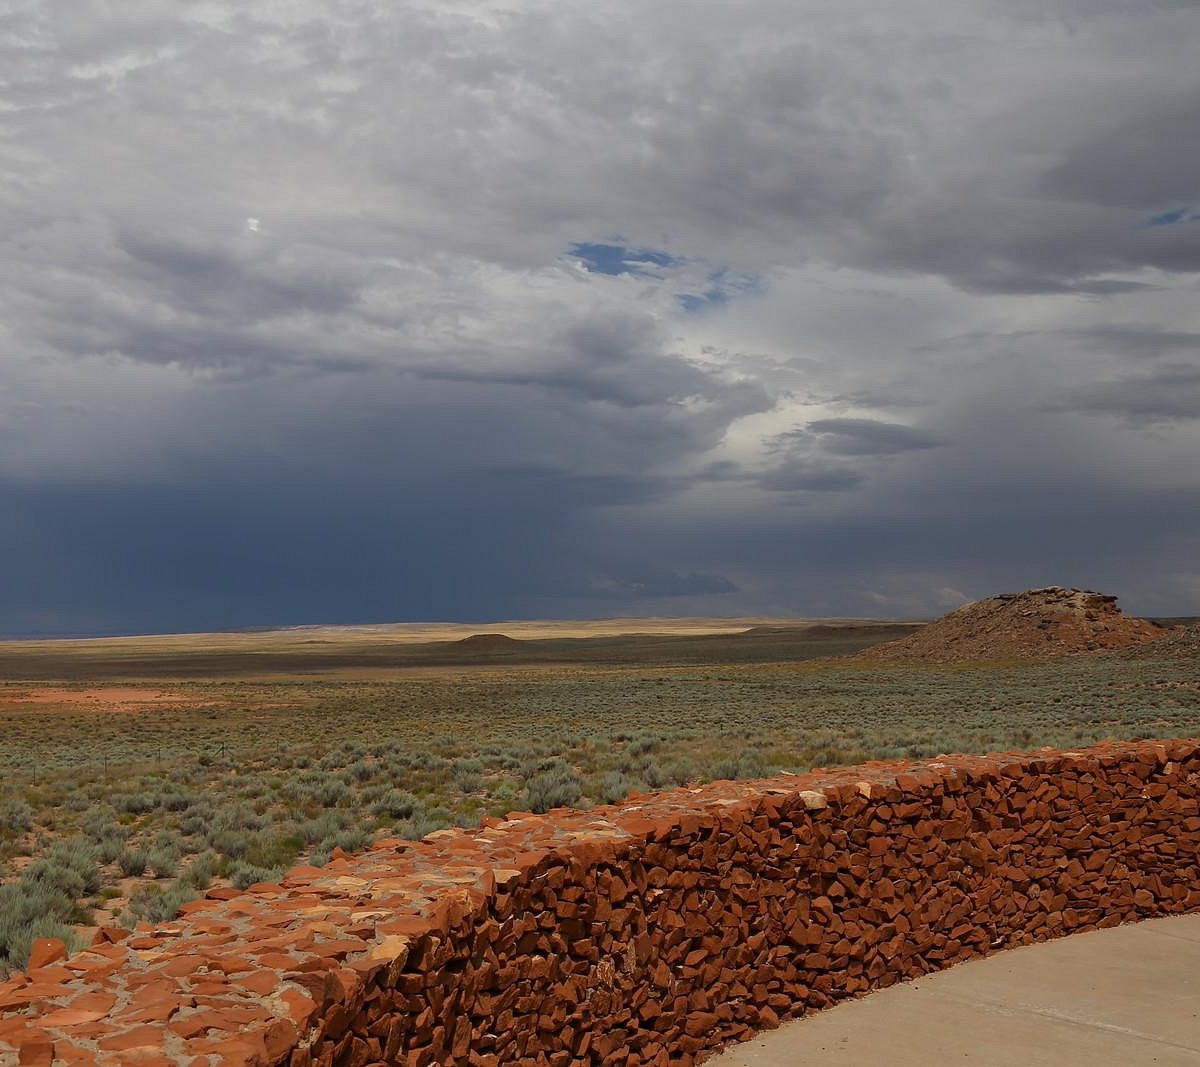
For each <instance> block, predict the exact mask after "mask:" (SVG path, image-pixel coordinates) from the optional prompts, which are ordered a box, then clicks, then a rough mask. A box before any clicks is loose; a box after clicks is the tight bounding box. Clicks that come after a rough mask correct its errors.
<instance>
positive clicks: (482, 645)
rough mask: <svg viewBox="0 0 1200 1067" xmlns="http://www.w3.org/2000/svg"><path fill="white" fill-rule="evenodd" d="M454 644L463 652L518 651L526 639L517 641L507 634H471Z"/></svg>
mask: <svg viewBox="0 0 1200 1067" xmlns="http://www.w3.org/2000/svg"><path fill="white" fill-rule="evenodd" d="M454 644H455V645H456V646H457V647H458V648H461V649H462V650H463V651H464V652H519V651H520V650H521V649H523V648H525V647H526V646H527V645H528V644H529V642H528V641H518V640H517V639H516V638H515V637H509V636H508V634H471V636H470V637H464V638H463V639H462V640H461V641H455V642H454Z"/></svg>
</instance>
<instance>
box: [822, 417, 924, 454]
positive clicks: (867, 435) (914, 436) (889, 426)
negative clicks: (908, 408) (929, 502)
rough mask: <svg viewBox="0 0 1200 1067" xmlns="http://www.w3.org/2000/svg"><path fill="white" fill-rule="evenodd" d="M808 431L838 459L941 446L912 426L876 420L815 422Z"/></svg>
mask: <svg viewBox="0 0 1200 1067" xmlns="http://www.w3.org/2000/svg"><path fill="white" fill-rule="evenodd" d="M807 429H808V431H809V432H810V433H814V434H817V435H818V436H819V437H820V439H821V440H820V447H821V448H822V449H823V450H824V451H826V452H831V453H833V454H834V455H840V456H890V455H895V454H896V453H898V452H914V451H919V450H921V449H926V448H938V447H939V446H940V445H941V444H942V443H943V442H942V441H940V440H938V438H936V437H934V436H932V435H930V434H927V433H924V432H923V431H921V430H918V429H916V428H915V427H912V426H904V425H902V424H901V423H896V422H880V421H879V420H877V419H847V418H838V419H816V420H814V421H813V422H810V423H809V424H808V427H807Z"/></svg>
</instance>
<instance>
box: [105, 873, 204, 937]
mask: <svg viewBox="0 0 1200 1067" xmlns="http://www.w3.org/2000/svg"><path fill="white" fill-rule="evenodd" d="M196 897H197V893H196V890H195V889H193V888H192V886H190V885H188V884H187V883H186V882H184V881H183V880H182V879H180V880H179V881H177V882H174V883H173V884H172V885H171V886H170V887H169V888H167V889H160V888H159V887H158V886H156V885H148V886H144V887H143V888H142V889H139V890H138V891H137V892H136V893H134V894H133V896H132V897H130V899H129V909H128V911H126V912H125V913H124V914H123V915H122V918H123V919H125V920H126V921H127V923H128V925H130V926H133V925H135V924H136V923H138V922H149V923H161V922H168V921H170V920H171V919H173V918H175V916H176V915H178V914H179V909H180V908H181V907H183V905H184V904H186V903H188V901H191V900H195V899H196Z"/></svg>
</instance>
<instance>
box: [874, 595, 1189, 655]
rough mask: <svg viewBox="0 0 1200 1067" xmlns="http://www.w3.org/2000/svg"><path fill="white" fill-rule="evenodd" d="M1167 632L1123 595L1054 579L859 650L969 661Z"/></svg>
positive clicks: (1090, 648)
mask: <svg viewBox="0 0 1200 1067" xmlns="http://www.w3.org/2000/svg"><path fill="white" fill-rule="evenodd" d="M1164 633H1166V631H1165V630H1163V629H1162V628H1161V627H1160V626H1158V625H1156V624H1155V623H1152V622H1149V621H1147V620H1146V619H1135V618H1131V617H1129V616H1128V615H1125V614H1124V613H1123V612H1122V611H1121V609H1120V608H1118V607H1117V598H1116V597H1115V596H1107V595H1105V594H1104V593H1096V592H1092V591H1091V590H1090V589H1064V588H1063V587H1062V586H1058V585H1051V586H1047V587H1046V588H1044V589H1030V590H1027V591H1026V592H1024V593H1001V594H999V595H998V596H993V597H988V598H987V599H986V600H977V601H975V602H974V603H972V604H965V605H963V606H962V607H961V608H959V609H958V610H956V611H952V612H951V613H950V614H949V615H945V616H943V617H942V618H940V619H938V620H936V621H935V622H931V623H929V625H927V626H923V627H922V628H921V629H920V630H918V631H917V632H916V633H914V634H911V635H909V636H908V637H904V638H901V639H900V640H899V641H889V642H888V643H887V644H883V645H876V646H875V647H874V648H869V649H867V650H865V651H864V652H861V653H859V655H860V656H861V657H862V658H865V659H876V660H917V661H924V662H929V663H966V662H971V661H974V660H997V659H1031V658H1041V657H1045V656H1071V655H1079V654H1081V653H1087V652H1099V651H1103V650H1107V649H1122V648H1130V647H1133V646H1135V645H1141V644H1145V643H1146V642H1148V641H1155V640H1157V639H1159V638H1161V637H1162V636H1163V634H1164Z"/></svg>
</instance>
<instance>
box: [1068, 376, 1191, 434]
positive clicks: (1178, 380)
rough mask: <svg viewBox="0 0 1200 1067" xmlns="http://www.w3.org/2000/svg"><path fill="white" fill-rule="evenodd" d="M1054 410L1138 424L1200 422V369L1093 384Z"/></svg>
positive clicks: (1071, 393)
mask: <svg viewBox="0 0 1200 1067" xmlns="http://www.w3.org/2000/svg"><path fill="white" fill-rule="evenodd" d="M1052 409H1053V410H1055V411H1077V412H1086V413H1091V414H1105V415H1120V416H1122V417H1123V418H1126V419H1128V420H1129V421H1130V422H1134V423H1149V422H1160V421H1171V420H1176V419H1200V365H1197V364H1194V363H1189V364H1183V363H1168V364H1164V365H1162V366H1159V367H1156V368H1155V369H1154V370H1153V371H1150V372H1149V373H1144V374H1136V375H1130V376H1128V377H1124V378H1116V379H1112V380H1109V381H1100V382H1091V383H1089V384H1088V385H1083V386H1080V387H1079V388H1077V389H1075V390H1073V391H1072V392H1070V393H1069V394H1067V396H1065V397H1064V398H1063V399H1061V400H1060V401H1058V402H1057V403H1056V404H1054V405H1052Z"/></svg>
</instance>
